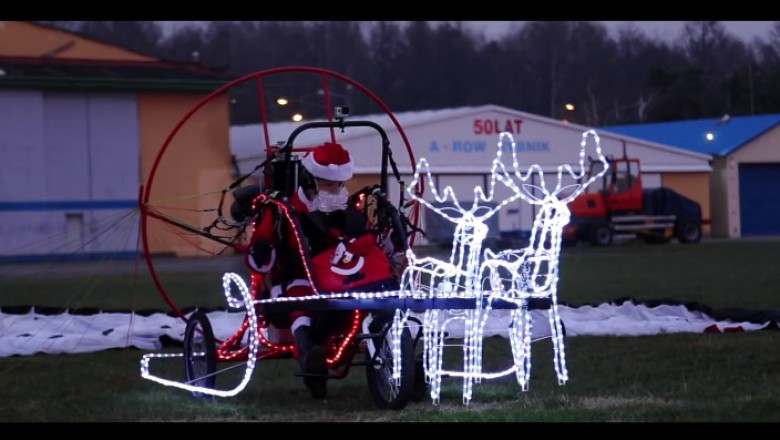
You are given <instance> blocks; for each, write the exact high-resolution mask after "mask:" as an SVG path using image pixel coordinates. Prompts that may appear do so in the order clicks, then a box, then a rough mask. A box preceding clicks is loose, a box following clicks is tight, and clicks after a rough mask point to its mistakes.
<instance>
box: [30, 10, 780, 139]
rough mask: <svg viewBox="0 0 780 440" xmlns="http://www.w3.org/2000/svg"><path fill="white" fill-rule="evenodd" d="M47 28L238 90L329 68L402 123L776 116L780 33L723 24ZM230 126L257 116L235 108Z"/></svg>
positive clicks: (594, 122) (122, 24)
mask: <svg viewBox="0 0 780 440" xmlns="http://www.w3.org/2000/svg"><path fill="white" fill-rule="evenodd" d="M40 23H42V24H46V25H49V26H55V27H59V28H62V29H66V30H69V31H72V32H76V33H79V34H82V35H85V36H88V37H90V38H94V39H97V40H100V41H105V42H107V43H111V44H116V45H120V46H123V47H126V48H128V49H131V50H134V51H137V52H141V53H145V54H149V55H152V56H156V57H159V58H161V59H163V60H168V61H180V62H193V61H196V62H199V63H201V64H203V65H205V66H208V67H211V68H214V69H217V70H219V71H221V72H222V73H224V74H225V75H226V76H227V77H229V78H238V77H240V76H243V75H246V74H249V73H252V72H256V71H260V70H265V69H269V68H275V67H282V66H291V65H299V66H316V67H321V68H325V69H329V70H332V71H335V72H339V73H342V74H344V75H346V76H348V77H351V78H353V79H355V80H356V81H358V82H359V83H361V84H363V85H365V86H366V87H368V88H369V89H370V90H371V91H373V92H374V93H375V94H376V95H378V96H379V97H381V98H382V100H383V101H384V102H385V103H387V104H388V106H389V107H390V108H391V109H393V111H395V112H400V111H410V110H430V109H439V108H451V107H461V106H473V105H483V104H497V105H501V106H505V107H510V108H513V109H517V110H521V111H525V112H529V113H534V114H538V115H543V116H548V117H552V118H556V119H564V118H566V119H569V120H572V121H573V122H577V123H580V124H583V125H587V126H593V127H598V126H605V125H616V124H632V123H648V122H662V121H671V120H685V119H698V118H710V117H720V116H722V115H724V114H729V115H732V116H738V115H753V114H766V113H776V112H780V81H778V79H780V22H777V23H775V24H774V26H773V28H772V29H771V31H770V32H769V35H767V36H765V37H757V38H755V39H754V40H753V41H751V42H749V43H746V42H743V41H741V40H740V39H738V38H736V37H735V36H733V35H731V34H730V33H729V32H728V31H727V30H726V29H725V28H724V26H723V24H722V23H720V22H717V21H690V22H686V23H685V24H684V27H683V30H682V32H681V35H680V36H679V38H678V39H676V40H675V41H673V42H665V41H659V40H656V39H652V38H649V37H647V36H646V35H645V34H644V33H643V32H641V31H640V30H639V29H638V28H637V27H636V26H634V25H631V24H628V25H626V26H624V27H622V28H620V29H619V30H618V32H617V33H616V34H615V35H614V36H612V35H610V33H609V32H608V30H607V28H606V26H605V25H604V24H602V23H599V22H589V21H532V22H526V23H524V24H522V25H517V26H515V27H513V28H512V29H511V30H510V31H509V32H508V33H506V34H505V35H504V36H503V37H501V38H499V39H496V40H489V39H487V38H486V37H485V36H484V34H482V33H480V32H477V31H474V30H472V29H470V28H468V27H467V26H466V25H465V24H464V23H462V22H442V23H440V24H431V23H430V22H427V21H413V22H406V23H401V22H392V21H378V22H358V21H214V22H206V23H201V24H188V25H183V26H181V27H179V28H178V29H176V30H174V31H173V32H170V33H167V34H166V32H164V30H163V28H162V26H161V25H160V24H159V23H157V22H154V21H83V22H76V21H73V22H63V21H57V22H40ZM239 103H241V101H239ZM567 103H571V104H574V105H575V109H576V110H574V111H571V112H567V110H566V109H565V108H564V105H565V104H567ZM232 118H233V121H232V122H233V123H235V124H241V123H247V122H255V121H256V113H255V112H253V110H252V108H251V107H250V106H248V105H246V106H241V105H238V106H236V107H235V108H234V109H233V114H232Z"/></svg>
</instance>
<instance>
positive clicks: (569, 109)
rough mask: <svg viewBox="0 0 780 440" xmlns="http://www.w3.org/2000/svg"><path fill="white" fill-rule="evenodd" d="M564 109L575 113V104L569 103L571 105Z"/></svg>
mask: <svg viewBox="0 0 780 440" xmlns="http://www.w3.org/2000/svg"><path fill="white" fill-rule="evenodd" d="M563 108H565V109H566V110H568V111H570V112H571V111H574V108H575V107H574V104H571V103H569V104H566V105H564V106H563Z"/></svg>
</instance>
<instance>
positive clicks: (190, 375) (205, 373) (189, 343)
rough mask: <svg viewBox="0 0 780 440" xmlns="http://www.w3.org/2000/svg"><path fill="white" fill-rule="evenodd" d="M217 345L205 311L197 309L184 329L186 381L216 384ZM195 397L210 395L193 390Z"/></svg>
mask: <svg viewBox="0 0 780 440" xmlns="http://www.w3.org/2000/svg"><path fill="white" fill-rule="evenodd" d="M216 371H217V347H216V343H215V342H214V331H213V329H212V327H211V323H210V322H209V318H208V316H206V313H205V312H203V311H201V310H198V311H196V312H195V313H193V314H192V315H191V316H190V318H189V320H187V327H185V329H184V375H185V377H186V378H187V383H188V384H190V385H195V386H199V387H202V388H209V389H214V387H215V385H216V376H215V375H214V373H215V372H216ZM192 395H194V396H195V397H211V396H210V395H208V394H203V393H198V392H195V391H193V392H192Z"/></svg>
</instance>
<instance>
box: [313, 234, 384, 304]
mask: <svg viewBox="0 0 780 440" xmlns="http://www.w3.org/2000/svg"><path fill="white" fill-rule="evenodd" d="M312 264H313V266H314V267H313V271H314V276H315V277H316V282H317V285H318V286H319V288H320V291H321V293H331V292H352V291H357V290H359V289H358V288H359V287H361V286H365V285H368V284H372V283H376V282H379V281H383V280H386V279H388V278H393V277H394V276H393V270H392V266H391V265H390V260H389V259H388V258H387V255H385V252H384V251H383V250H382V248H381V247H379V245H378V244H377V243H376V238H375V237H374V235H373V234H370V233H369V234H364V235H361V236H360V237H358V238H354V239H352V240H351V241H349V242H342V243H340V244H339V245H338V246H335V247H333V248H331V249H328V250H326V251H324V252H320V253H319V255H317V256H316V257H314V258H313V259H312Z"/></svg>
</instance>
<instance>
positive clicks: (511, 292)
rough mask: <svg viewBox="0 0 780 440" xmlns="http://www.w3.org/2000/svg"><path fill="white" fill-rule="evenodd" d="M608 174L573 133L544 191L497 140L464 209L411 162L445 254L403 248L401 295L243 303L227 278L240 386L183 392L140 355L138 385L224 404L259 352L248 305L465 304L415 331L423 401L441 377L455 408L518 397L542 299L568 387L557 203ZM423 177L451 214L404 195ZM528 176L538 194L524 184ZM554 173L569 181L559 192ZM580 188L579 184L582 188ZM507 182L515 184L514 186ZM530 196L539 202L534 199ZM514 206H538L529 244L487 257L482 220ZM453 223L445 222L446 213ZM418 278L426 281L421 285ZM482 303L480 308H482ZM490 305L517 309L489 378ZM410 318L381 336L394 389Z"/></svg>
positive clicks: (245, 295) (564, 219) (564, 210)
mask: <svg viewBox="0 0 780 440" xmlns="http://www.w3.org/2000/svg"><path fill="white" fill-rule="evenodd" d="M591 138H592V139H593V141H594V143H595V153H596V156H597V159H598V161H600V162H601V164H602V165H603V167H602V169H601V170H600V172H598V173H596V174H595V175H591V176H588V178H587V179H585V177H586V175H585V173H586V171H585V163H584V162H585V149H586V147H587V145H588V140H589V139H591ZM505 140H508V141H509V142H510V145H511V150H510V151H511V157H512V168H513V172H512V174H511V175H510V174H509V173H508V172H507V170H506V167H505V165H504V164H503V162H502V160H501V156H502V150H503V149H504V145H505ZM608 168H609V165H608V163H607V160H606V158H605V157H604V155H603V153H602V151H601V145H600V140H599V137H598V135H597V134H596V132H595V131H593V130H589V131H586V132H585V133H583V135H582V141H581V143H580V153H579V171H576V172H575V171H574V169H573V168H572V167H571V166H570V165H568V164H566V165H561V166H559V167H558V172H557V177H558V181H557V184H556V186H555V187H554V188H552V189H551V190H548V189H547V183H546V182H545V179H544V173H543V171H542V168H541V166H539V165H537V164H533V165H531V166H529V168H528V171H527V172H526V173H525V174H523V173H521V172H520V171H519V162H518V160H517V151H516V144H515V141H514V138H513V137H512V135H511V134H509V133H501V134H500V135H499V140H498V143H497V149H496V157H495V159H494V160H493V165H492V168H491V177H490V182H489V185H490V187H489V189H488V193H487V194H485V192H484V191H483V189H482V188H481V187H475V188H474V194H473V196H474V198H473V203H472V205H471V207H470V208H469V209H464V208H463V207H462V206H461V205H460V203H459V201H458V199H457V198H456V196H455V192H454V191H453V189H452V187H451V186H447V187H445V188H444V190H443V191H442V193H441V195H440V194H439V192H438V191H437V190H436V187H435V186H434V183H433V182H434V180H433V178H432V176H431V171H430V167H429V165H428V161H427V160H426V159H424V158H422V159H420V161H419V162H418V165H417V169H416V171H415V174H414V178H413V181H412V183H411V184H410V185H409V186H408V188H407V192H408V193H409V195H410V196H411V198H412V199H413V200H416V201H417V202H419V203H422V204H423V205H425V206H427V207H428V208H429V209H430V210H431V211H433V212H434V213H436V214H438V215H440V216H441V217H443V218H445V219H447V220H448V221H451V222H453V223H454V224H455V233H454V236H453V242H452V251H451V254H450V257H449V260H448V261H444V260H439V259H436V258H432V257H425V258H417V256H416V255H415V254H414V252H413V251H412V250H411V249H409V250H407V252H406V256H407V259H408V263H407V267H406V269H405V270H404V272H403V274H402V276H401V289H400V290H397V291H382V292H337V293H331V294H314V295H309V296H304V297H276V298H271V299H264V300H253V299H252V298H251V295H250V293H249V289H248V288H247V286H246V284H245V283H244V281H243V280H242V279H241V277H240V276H238V275H236V274H234V273H226V274H225V275H224V276H223V290H224V293H225V296H226V298H227V302H228V304H229V305H230V307H233V308H241V307H244V308H245V309H246V312H247V316H248V319H249V329H248V330H247V331H248V332H249V355H248V361H247V363H246V371H245V373H244V377H243V379H242V380H241V382H240V383H239V384H238V385H237V386H236V387H235V388H233V389H230V390H216V389H210V388H205V387H199V386H194V385H191V384H188V383H184V382H179V381H173V380H168V379H164V378H161V377H158V376H155V375H153V374H151V373H150V372H149V368H150V362H151V359H155V358H157V359H167V358H174V357H177V358H180V357H182V356H183V355H182V354H169V353H168V354H146V355H144V356H143V359H142V360H141V376H142V377H143V378H145V379H149V380H152V381H154V382H157V383H160V384H162V385H166V386H172V387H176V388H181V389H184V390H188V391H192V392H197V393H202V394H206V395H214V396H219V397H229V396H234V395H236V394H238V393H239V392H240V391H241V390H243V389H244V388H245V387H246V385H247V383H248V382H249V379H250V377H251V374H252V372H253V371H254V368H255V364H256V358H257V352H258V349H259V346H260V343H259V333H258V319H257V316H256V315H255V307H254V306H255V305H256V304H261V303H262V304H268V303H281V302H299V301H310V300H322V299H386V298H414V299H427V298H430V299H447V298H461V299H463V298H465V299H473V300H474V303H473V304H474V307H472V308H467V309H465V310H462V311H451V312H450V315H451V316H450V317H445V316H443V315H444V314H442V313H440V311H439V310H436V309H430V310H426V311H425V313H424V319H423V323H422V334H423V344H424V350H423V365H424V369H425V381H426V382H428V383H429V384H430V395H431V399H432V400H433V402H434V404H438V403H439V397H440V394H441V379H442V377H443V376H445V375H446V376H453V377H462V378H463V402H464V404H468V403H469V401H470V400H471V397H472V392H473V384H474V383H479V382H480V381H481V380H482V379H492V378H496V377H502V376H505V375H508V374H511V373H513V372H514V373H515V374H516V377H517V381H518V383H519V384H520V386H521V388H522V390H524V391H525V390H527V389H528V380H529V378H530V370H531V347H530V346H531V327H532V322H531V315H530V314H529V313H528V309H527V306H528V300H529V299H532V298H549V299H550V301H551V306H550V308H549V310H548V318H549V322H550V328H551V334H552V341H553V347H554V365H555V371H556V374H557V376H558V382H559V383H560V384H563V383H565V382H566V381H567V380H568V371H567V370H566V364H565V351H564V343H563V331H562V325H561V320H560V316H559V315H558V305H557V285H558V260H559V256H560V248H561V234H562V230H563V227H564V226H565V225H566V224H567V223H568V222H569V219H570V212H569V209H568V206H567V204H568V203H569V202H571V201H572V200H574V198H576V197H577V196H578V195H579V194H581V193H582V192H583V191H584V189H585V188H586V187H587V186H588V185H590V184H591V183H593V182H594V181H595V180H596V179H598V178H600V177H601V176H603V175H604V173H606V172H607V170H608ZM423 170H424V171H425V173H426V174H427V177H428V183H429V186H430V190H431V194H433V197H434V199H435V200H436V201H437V202H439V203H444V202H447V201H450V202H451V203H452V204H453V205H454V207H453V208H440V207H437V206H435V205H433V204H432V203H430V202H428V201H426V200H424V199H423V198H421V197H419V196H418V195H417V194H416V193H414V190H413V189H414V188H415V187H416V186H417V183H418V182H419V177H420V173H421V172H422V171H423ZM534 173H536V176H538V182H539V185H532V184H529V183H525V182H528V181H529V180H531V179H532V177H533V176H534ZM564 173H566V174H567V175H568V176H569V177H570V178H571V179H573V180H574V181H575V182H578V183H576V184H573V185H568V186H563V183H564V182H563V180H564ZM583 180H584V181H583ZM497 181H498V182H501V183H502V184H503V185H504V186H506V187H507V188H509V189H510V190H511V191H512V192H513V195H512V196H510V197H509V198H506V199H504V200H502V201H501V202H498V203H497V204H496V206H494V207H490V206H486V205H480V202H493V198H494V194H495V185H496V182H497ZM516 181H517V182H516ZM535 193H540V195H537V194H535ZM518 198H521V199H523V200H524V201H526V202H528V203H529V204H533V205H538V206H539V209H538V213H537V215H536V217H535V219H534V224H533V227H532V229H531V237H530V242H529V244H528V246H527V247H525V248H523V249H510V250H504V251H501V252H497V253H495V252H493V251H491V250H490V249H484V251H483V242H484V240H485V238H486V237H487V235H488V232H489V228H488V226H487V224H486V221H487V220H488V219H490V218H491V217H492V216H493V215H495V214H496V213H497V212H499V211H500V210H501V209H502V208H503V207H504V206H506V205H507V204H509V203H512V202H513V201H515V200H517V199H518ZM453 211H454V213H457V215H452V214H450V213H451V212H453ZM423 275H424V276H426V277H427V278H428V281H427V284H423V283H422V280H423ZM231 283H234V284H235V285H236V286H237V287H238V288H239V291H240V293H241V299H242V300H239V299H237V298H235V297H234V296H233V295H232V293H231V292H232V289H231V288H230V286H231ZM485 300H487V301H485ZM496 300H504V301H509V302H512V303H514V304H516V305H517V308H515V309H511V310H510V312H509V313H510V314H511V315H510V316H511V320H510V324H509V328H508V329H507V337H508V339H509V342H510V346H511V349H512V364H511V365H508V366H506V367H503V368H501V369H499V370H498V371H493V372H484V371H483V370H482V341H483V339H484V328H485V324H486V322H487V319H488V316H489V313H490V311H491V309H492V304H493V302H494V301H496ZM411 313H412V311H411V310H397V311H396V313H395V317H394V320H393V326H392V327H391V329H390V332H389V335H390V338H391V348H392V356H393V366H394V367H393V374H392V380H394V381H395V383H396V384H400V380H401V371H400V366H401V365H402V362H401V349H400V348H401V345H400V344H401V342H400V341H401V335H402V330H403V327H404V326H405V325H406V322H407V320H408V319H409V317H410V316H411ZM458 320H462V321H463V322H464V340H463V344H462V349H463V369H462V370H445V369H444V368H443V359H444V347H445V344H444V339H445V336H446V330H447V327H448V326H449V325H451V324H452V323H453V322H455V321H458Z"/></svg>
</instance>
